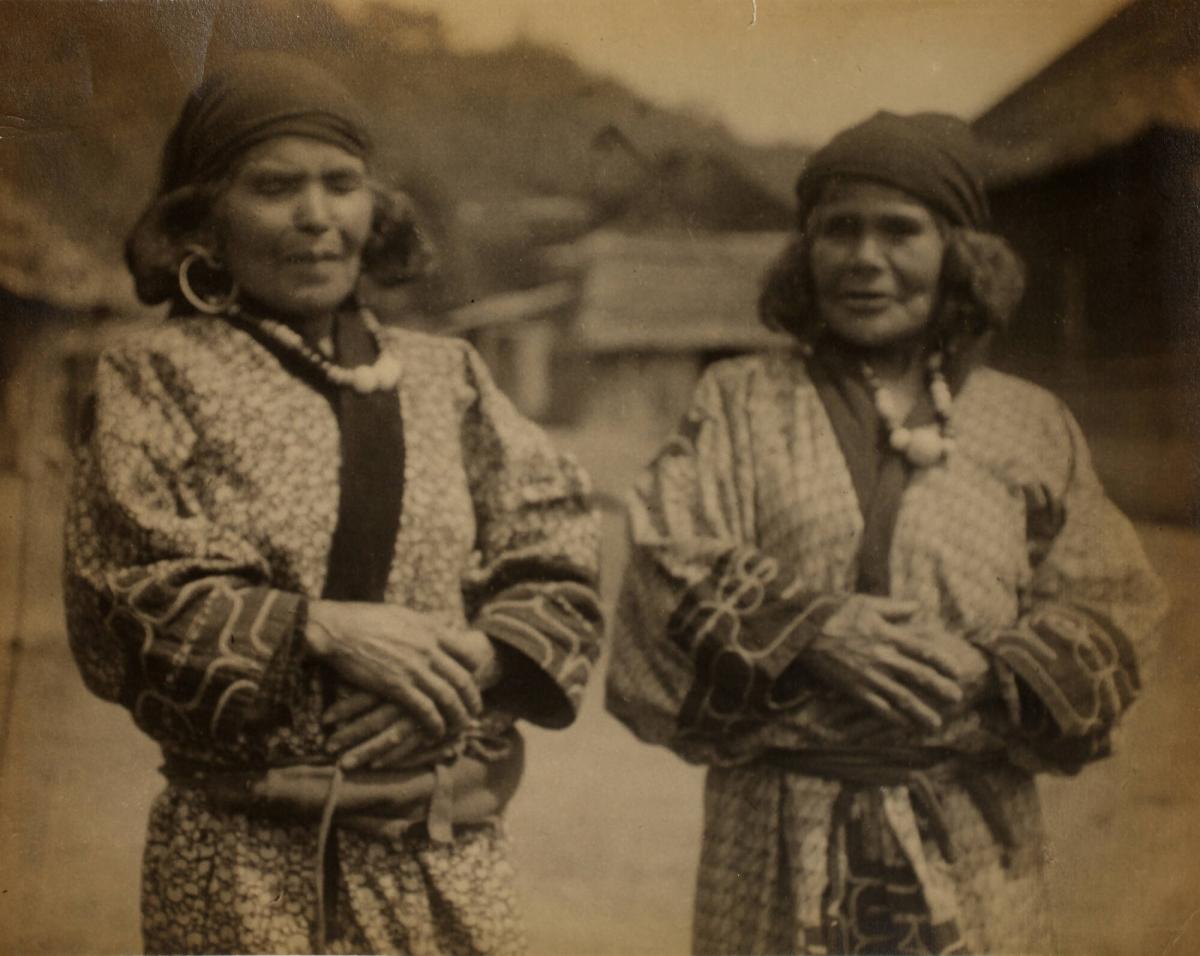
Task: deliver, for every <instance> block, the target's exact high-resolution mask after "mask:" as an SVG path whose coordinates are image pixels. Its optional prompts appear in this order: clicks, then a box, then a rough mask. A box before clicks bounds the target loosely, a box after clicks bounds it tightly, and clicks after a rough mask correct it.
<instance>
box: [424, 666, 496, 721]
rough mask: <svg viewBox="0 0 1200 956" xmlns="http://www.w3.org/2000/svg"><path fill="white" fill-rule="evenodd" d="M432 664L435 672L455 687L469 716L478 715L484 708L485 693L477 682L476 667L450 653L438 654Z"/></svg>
mask: <svg viewBox="0 0 1200 956" xmlns="http://www.w3.org/2000/svg"><path fill="white" fill-rule="evenodd" d="M430 666H431V667H432V668H433V671H434V673H436V674H437V675H438V676H439V677H440V678H442V680H444V681H446V683H448V684H449V685H450V686H451V687H453V688H454V690H455V691H456V692H457V695H458V699H459V701H461V703H462V704H464V705H465V706H466V708H467V711H468V712H469V716H471V717H478V716H479V713H480V711H482V710H483V695H482V694H480V692H479V685H478V684H476V683H475V677H474V675H473V671H474V668H470V669H468V668H467V667H464V666H463V665H462V664H460V663H459V662H458V661H456V660H455V659H454V658H452V657H451V656H450V655H449V654H439V655H437V656H436V657H434V658H433V660H432V661H431V662H430Z"/></svg>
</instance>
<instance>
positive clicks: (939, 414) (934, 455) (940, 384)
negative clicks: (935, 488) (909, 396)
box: [862, 352, 954, 468]
mask: <svg viewBox="0 0 1200 956" xmlns="http://www.w3.org/2000/svg"><path fill="white" fill-rule="evenodd" d="M943 364H944V363H943V359H942V354H941V353H940V352H934V353H933V354H932V355H931V356H929V360H928V361H927V362H926V365H925V367H926V371H927V372H928V373H929V374H928V382H929V399H930V401H931V402H932V403H933V413H934V415H935V416H936V418H937V424H936V425H922V426H921V427H919V428H908V427H906V426H905V424H904V420H903V417H902V416H901V415H900V414H899V409H898V408H897V406H896V400H895V398H894V397H893V396H892V393H891V392H889V391H888V390H887V388H886V387H885V386H884V385H883V383H882V382H880V381H879V376H878V375H876V374H875V370H874V369H873V368H871V366H870V365H868V364H867V363H866V362H863V363H862V373H863V379H864V380H865V381H866V383H867V387H868V388H869V389H870V390H871V398H872V400H873V401H874V403H875V411H877V412H878V413H879V417H880V418H881V419H882V420H883V424H884V427H885V428H886V429H887V433H888V445H890V446H891V448H892V449H893V450H894V451H896V452H899V453H900V454H902V455H904V457H905V458H907V459H908V461H909V463H910V464H912V465H913V466H914V467H917V468H928V467H930V466H931V465H936V464H938V463H939V462H942V461H944V460H945V459H946V458H947V457H948V456H949V455H950V453H951V452H952V451H953V450H954V428H953V426H952V425H951V423H950V411H951V408H952V405H953V403H954V399H953V397H952V396H951V394H950V386H949V385H947V384H946V376H945V375H944V374H943V372H942V365H943Z"/></svg>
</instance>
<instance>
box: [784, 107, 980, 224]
mask: <svg viewBox="0 0 1200 956" xmlns="http://www.w3.org/2000/svg"><path fill="white" fill-rule="evenodd" d="M982 167H983V158H982V155H981V151H980V148H979V145H978V143H977V142H976V140H975V135H974V133H973V132H972V131H971V127H969V126H968V125H967V124H966V123H964V122H963V121H962V120H960V119H958V118H957V117H955V116H950V115H948V114H946V113H916V114H914V115H912V116H899V115H897V114H895V113H888V112H880V113H876V114H875V115H874V116H872V117H871V118H870V119H869V120H866V121H865V122H862V123H859V124H858V125H857V126H851V127H850V128H849V129H847V130H843V131H842V132H841V133H838V135H836V136H835V137H834V138H833V139H831V140H830V141H829V143H828V144H827V145H826V146H825V147H823V148H822V149H820V150H818V151H817V152H816V153H814V154H813V155H812V157H811V158H810V159H809V160H808V163H807V164H806V165H805V167H804V171H803V172H802V173H801V174H800V179H799V180H798V181H797V183H796V198H797V200H798V214H799V221H800V224H801V226H803V224H804V223H805V222H806V221H807V220H808V215H809V213H811V212H812V209H813V207H814V206H815V205H816V204H817V203H818V202H819V201H820V197H821V190H822V187H824V185H825V184H826V183H827V182H829V181H830V180H833V179H841V178H852V179H869V180H873V181H875V182H879V183H882V184H884V185H885V186H892V187H894V188H896V189H900V190H903V191H904V192H906V193H909V194H910V195H912V196H915V197H916V198H917V199H919V200H921V202H923V203H925V204H926V205H928V206H930V207H931V208H933V209H935V210H937V211H938V212H940V213H941V214H942V215H944V216H946V217H947V218H948V219H949V220H950V222H951V223H952V224H953V225H956V226H967V227H970V228H973V229H986V228H987V227H988V224H989V222H990V220H991V215H990V213H989V212H988V204H987V196H986V194H985V193H984V188H983V170H982Z"/></svg>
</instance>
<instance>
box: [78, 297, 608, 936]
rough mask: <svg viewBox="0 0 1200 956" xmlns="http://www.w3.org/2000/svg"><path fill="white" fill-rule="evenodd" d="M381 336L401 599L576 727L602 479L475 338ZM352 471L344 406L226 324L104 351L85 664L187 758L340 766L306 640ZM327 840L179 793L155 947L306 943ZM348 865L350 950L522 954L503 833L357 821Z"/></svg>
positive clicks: (82, 495) (148, 893) (99, 689)
mask: <svg viewBox="0 0 1200 956" xmlns="http://www.w3.org/2000/svg"><path fill="white" fill-rule="evenodd" d="M382 345H383V347H384V348H385V349H386V350H388V351H389V352H391V354H392V355H394V356H395V358H396V359H397V361H398V362H399V363H400V365H401V367H402V375H401V378H400V382H399V385H398V389H399V397H400V407H401V414H402V417H403V424H404V445H405V458H404V462H405V464H404V483H403V488H397V489H396V493H397V494H402V502H403V507H402V512H401V519H400V529H399V533H398V535H397V539H396V542H395V549H394V556H393V559H392V563H391V569H390V574H389V577H388V580H387V587H386V599H387V600H388V601H391V602H395V603H398V604H400V605H403V606H405V607H407V608H409V609H412V610H414V611H417V612H421V613H423V614H426V615H429V618H430V621H431V623H436V624H438V625H441V626H465V624H466V623H467V622H468V621H470V622H471V623H472V625H473V626H475V627H479V628H481V629H482V630H484V631H485V632H486V633H488V634H489V636H491V637H492V638H493V639H494V640H498V641H501V642H503V643H504V644H506V645H507V646H508V647H509V648H510V649H511V650H513V651H515V652H517V653H518V654H519V655H523V660H524V661H525V662H526V663H527V664H528V665H529V666H528V667H524V668H522V671H523V674H524V679H525V680H526V684H525V686H524V687H523V688H522V693H523V700H522V702H521V706H519V707H517V708H516V710H517V713H518V715H519V716H525V717H528V718H529V719H532V720H536V721H537V722H539V723H542V724H546V725H549V726H563V725H565V724H567V723H570V721H571V720H572V719H573V717H574V715H575V711H576V709H577V707H578V705H579V702H580V699H581V695H582V692H583V687H584V684H585V682H586V681H587V679H588V676H589V673H590V671H591V669H592V666H593V664H594V663H595V661H596V659H597V656H598V653H599V632H600V619H599V612H598V609H597V601H596V594H595V590H594V580H595V573H596V548H597V527H596V524H595V521H594V517H593V515H591V514H590V512H589V510H588V507H587V504H586V501H585V498H586V492H587V488H586V478H585V476H584V475H583V473H582V472H581V471H580V469H579V468H578V467H577V466H576V465H575V464H574V463H573V462H572V461H571V460H570V459H568V458H566V457H563V456H561V455H559V454H558V453H556V452H555V450H554V449H553V448H552V447H551V446H550V444H549V442H548V441H547V439H546V437H545V436H544V435H543V434H542V433H541V432H540V431H539V430H538V429H536V428H535V427H534V426H532V425H531V424H530V423H528V422H527V421H525V420H524V419H522V418H521V417H520V416H519V415H518V414H517V412H516V411H515V410H514V409H513V407H512V405H511V404H510V403H509V402H508V401H507V399H506V398H505V397H504V396H503V395H502V394H501V393H500V391H499V390H498V389H497V388H496V386H495V385H494V384H493V383H492V381H491V379H490V378H489V376H488V374H487V371H486V369H485V367H484V365H483V363H482V362H481V361H480V359H479V358H478V356H477V355H476V354H475V352H474V351H473V350H472V349H471V348H470V346H468V345H467V344H465V343H463V342H461V341H457V340H451V339H441V338H434V337H430V336H424V335H419V334H416V333H411V332H401V331H392V330H388V331H386V332H385V333H384V339H383V343H382ZM339 455H340V446H339V431H338V425H337V420H336V418H335V415H334V412H333V408H332V406H331V403H330V402H329V400H328V399H327V397H326V396H325V395H324V394H322V392H321V391H320V390H319V389H317V388H315V387H313V385H312V384H310V383H309V382H307V381H305V380H303V379H302V378H301V377H298V376H297V375H296V374H293V371H292V370H289V368H287V367H285V364H283V362H282V361H281V358H280V357H279V356H278V355H277V354H276V353H275V352H274V351H273V350H270V349H268V348H265V347H264V346H263V345H262V344H260V343H259V342H258V341H257V340H256V339H255V338H253V337H252V336H250V335H249V334H247V333H246V332H245V331H243V330H241V329H239V328H237V327H235V326H233V325H231V324H229V323H227V322H225V321H223V320H220V319H214V318H207V317H189V318H185V319H170V320H167V322H165V323H164V324H163V325H161V326H160V327H158V328H156V329H155V330H153V331H152V332H150V333H149V334H148V335H143V336H142V337H141V338H140V339H137V340H132V341H129V342H127V343H124V344H120V345H117V346H116V347H114V348H111V349H110V350H108V351H107V352H106V353H105V354H104V355H103V356H102V357H101V359H100V362H99V367H98V371H97V378H96V401H95V414H94V420H93V422H92V423H91V425H90V436H89V437H88V438H87V439H86V440H85V441H84V442H83V444H82V445H81V450H80V453H79V460H78V464H77V475H76V481H75V487H74V496H73V502H72V506H71V510H70V515H69V520H68V531H67V562H66V593H67V612H68V624H69V633H70V640H71V647H72V650H73V651H74V654H75V657H76V660H77V661H78V664H79V667H80V670H81V671H82V674H83V676H84V679H85V681H86V682H87V684H88V686H89V687H90V688H91V689H92V690H93V691H94V692H95V693H97V694H99V695H100V696H101V697H104V698H106V699H108V700H112V701H117V702H120V703H121V704H123V705H124V706H126V707H128V708H129V709H130V711H131V712H132V714H133V716H134V719H135V721H136V722H137V724H138V726H139V727H140V728H141V729H142V730H144V731H145V732H146V733H148V734H149V735H151V736H152V737H154V738H155V739H156V740H158V741H159V742H160V743H161V745H162V748H163V751H164V754H165V756H166V757H167V759H168V761H182V762H185V763H187V764H188V765H190V766H199V767H209V768H212V769H214V770H220V769H233V770H242V769H247V768H251V769H253V768H263V767H269V766H283V765H288V764H295V763H304V762H313V763H327V762H328V759H329V758H328V755H327V754H325V752H324V746H325V742H326V737H327V733H328V729H327V728H323V727H322V726H321V724H320V715H321V713H322V710H323V708H324V707H325V706H327V704H328V702H329V696H328V695H329V687H328V686H325V685H328V683H329V681H330V676H331V675H330V674H329V672H328V670H327V669H326V668H325V667H324V666H323V665H321V664H320V663H319V662H317V661H315V660H314V659H312V658H310V657H309V656H307V655H306V653H305V651H304V649H303V643H302V640H301V632H302V629H303V624H304V620H305V608H306V602H307V601H308V600H310V599H313V598H315V597H317V596H319V595H320V594H321V591H322V585H323V582H324V580H325V576H326V567H327V565H326V562H327V557H328V554H329V548H330V541H331V536H332V534H333V531H334V527H335V522H336V519H337V515H338V497H339ZM348 692H349V689H348V688H346V687H336V686H335V688H334V693H335V695H336V694H345V693H348ZM506 706H511V705H509V704H508V702H507V701H506ZM485 720H492V721H499V722H500V723H503V722H505V721H508V722H510V723H511V718H509V717H506V716H505V715H504V714H500V713H496V712H493V713H491V714H490V715H485ZM289 824H290V825H289ZM316 841H317V827H316V826H315V825H314V824H312V823H298V822H295V821H282V822H281V821H277V820H276V821H270V820H267V819H265V818H263V817H261V816H257V815H246V814H242V813H234V812H228V811H225V810H222V809H219V808H218V807H217V806H216V805H215V804H214V803H213V802H211V801H210V800H209V799H208V798H206V797H205V796H204V795H203V794H201V793H200V792H199V791H198V790H197V789H195V788H193V787H189V786H187V785H184V784H178V783H171V784H169V785H168V786H167V788H166V790H165V792H164V793H163V794H162V795H161V796H160V797H159V798H158V800H157V802H156V803H155V805H154V807H153V810H152V813H151V818H150V824H149V832H148V837H147V844H146V852H145V860H144V880H143V895H142V912H143V931H144V937H145V944H146V947H147V949H148V950H150V951H159V952H214V951H215V952H304V951H307V950H308V949H309V947H310V946H311V945H312V942H311V940H312V929H313V923H314V919H315V915H314V914H315V907H316V898H315V893H316V890H315V883H316V881H315V880H314V865H315V862H314V861H315V860H316V856H317V853H316ZM337 859H338V871H337V873H336V874H335V877H334V878H335V879H336V883H337V886H336V890H337V893H336V896H337V906H338V909H339V912H338V914H337V916H338V920H337V921H338V923H339V924H340V926H341V928H342V933H341V935H340V937H338V938H336V939H334V940H332V941H331V942H330V946H331V947H333V948H335V949H337V950H341V951H360V952H405V953H410V954H432V953H510V952H516V951H520V950H522V949H523V948H524V941H523V930H522V928H521V925H520V921H519V919H518V918H517V916H516V914H515V913H514V909H513V899H512V873H511V870H510V865H509V862H508V850H507V846H506V842H505V836H504V834H503V830H502V826H501V825H500V823H499V822H498V821H497V822H495V823H484V824H481V825H474V826H469V827H467V826H464V827H460V828H459V830H458V832H457V833H456V834H455V840H454V842H453V843H451V844H444V843H436V842H433V841H431V839H430V838H429V836H428V834H427V833H426V832H425V831H424V830H423V829H421V828H417V829H414V830H411V831H410V832H409V833H407V834H405V835H403V836H401V837H395V838H388V839H383V838H377V837H372V836H369V835H366V834H364V833H360V832H356V831H353V830H343V831H342V832H340V833H339V851H338V857H337Z"/></svg>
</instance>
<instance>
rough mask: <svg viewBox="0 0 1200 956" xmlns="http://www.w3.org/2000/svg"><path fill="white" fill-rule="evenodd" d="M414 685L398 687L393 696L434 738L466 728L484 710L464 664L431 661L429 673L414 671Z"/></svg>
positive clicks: (446, 659)
mask: <svg viewBox="0 0 1200 956" xmlns="http://www.w3.org/2000/svg"><path fill="white" fill-rule="evenodd" d="M412 681H413V683H412V684H408V683H407V682H406V683H404V684H401V685H400V686H398V687H397V688H396V693H394V694H392V695H390V696H392V697H393V699H395V700H396V701H397V702H398V703H400V704H402V705H404V706H405V707H406V708H408V709H409V710H410V711H411V712H412V715H413V716H414V717H415V718H416V719H417V721H418V722H419V723H420V724H421V726H422V727H424V728H425V730H427V731H428V732H429V733H430V734H432V735H433V736H435V737H441V736H442V735H443V734H445V733H446V731H447V730H458V729H460V728H462V727H465V726H466V725H467V724H469V723H470V722H471V719H472V717H474V716H477V715H478V714H479V713H480V711H481V710H482V709H483V699H482V697H481V696H480V693H479V688H478V687H476V686H475V681H474V679H473V678H472V677H471V675H470V674H468V673H467V671H466V670H465V669H464V668H463V667H462V665H461V664H458V663H457V662H456V661H454V660H452V659H451V658H450V657H448V656H446V655H444V654H439V655H436V656H435V657H434V658H432V659H431V661H430V663H429V667H428V669H425V668H422V669H420V670H417V671H415V672H414V673H413V674H412Z"/></svg>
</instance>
